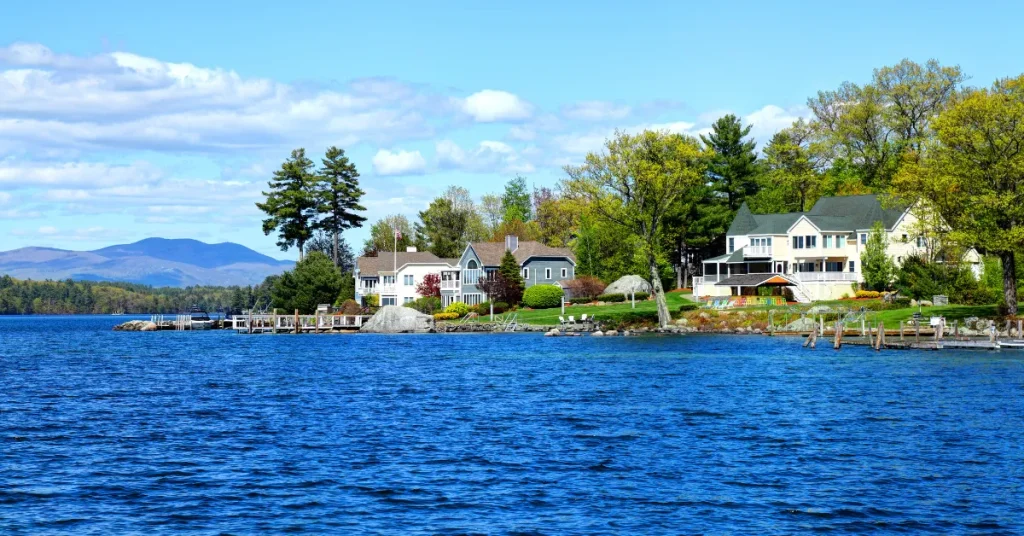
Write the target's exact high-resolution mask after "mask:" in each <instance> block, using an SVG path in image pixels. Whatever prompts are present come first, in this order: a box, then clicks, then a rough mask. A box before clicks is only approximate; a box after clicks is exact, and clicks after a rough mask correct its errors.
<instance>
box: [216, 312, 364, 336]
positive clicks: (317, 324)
mask: <svg viewBox="0 0 1024 536" xmlns="http://www.w3.org/2000/svg"><path fill="white" fill-rule="evenodd" d="M371 317H372V315H332V314H315V315H300V314H292V315H280V314H247V315H237V316H233V317H231V318H229V319H227V320H225V321H224V322H225V326H224V327H225V329H233V330H235V332H236V333H245V334H259V333H345V332H354V331H359V328H361V327H362V326H363V323H364V322H366V320H368V319H370V318H371Z"/></svg>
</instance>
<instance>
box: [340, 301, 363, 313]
mask: <svg viewBox="0 0 1024 536" xmlns="http://www.w3.org/2000/svg"><path fill="white" fill-rule="evenodd" d="M338 312H339V313H341V314H343V315H357V314H359V313H361V312H363V308H362V307H360V306H359V304H358V303H356V301H355V300H345V302H344V303H342V304H341V307H339V308H338Z"/></svg>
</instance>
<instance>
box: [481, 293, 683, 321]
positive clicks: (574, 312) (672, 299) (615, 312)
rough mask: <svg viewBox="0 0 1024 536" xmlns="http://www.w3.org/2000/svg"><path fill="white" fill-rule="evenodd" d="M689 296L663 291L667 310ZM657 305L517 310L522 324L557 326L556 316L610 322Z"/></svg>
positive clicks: (640, 303) (654, 310)
mask: <svg viewBox="0 0 1024 536" xmlns="http://www.w3.org/2000/svg"><path fill="white" fill-rule="evenodd" d="M688 297H691V295H690V294H683V293H682V292H667V293H665V299H666V301H667V302H668V310H669V311H678V310H679V306H680V305H682V304H684V303H692V302H691V301H690V300H688V299H686V298H688ZM657 310H658V308H657V305H656V304H655V302H654V300H653V299H651V300H647V301H638V302H636V309H633V308H632V305H631V304H630V303H629V302H625V303H615V304H610V305H568V304H567V305H566V306H565V314H564V315H562V312H561V309H559V308H558V307H556V308H554V309H534V310H532V311H526V310H519V311H517V312H518V313H519V317H518V320H519V322H520V323H523V324H533V325H538V326H557V325H558V323H559V322H558V317H559V316H564V317H565V318H566V319H567V320H568V318H569V316H570V315H571V316H574V317H576V321H577V322H579V320H580V316H581V315H584V314H585V315H587V316H588V317H590V316H594V317H596V318H597V320H598V322H611V323H614V321H615V320H617V319H618V318H621V317H623V316H625V315H628V314H630V313H643V312H648V313H654V314H657ZM487 319H488V317H487V316H481V317H480V320H481V321H486V320H487Z"/></svg>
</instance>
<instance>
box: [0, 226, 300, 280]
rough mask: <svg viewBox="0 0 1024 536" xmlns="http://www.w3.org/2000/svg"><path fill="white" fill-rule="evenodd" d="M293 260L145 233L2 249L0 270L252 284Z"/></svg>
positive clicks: (23, 274) (40, 275)
mask: <svg viewBox="0 0 1024 536" xmlns="http://www.w3.org/2000/svg"><path fill="white" fill-rule="evenodd" d="M292 266H294V263H293V262H290V261H282V260H279V259H275V258H273V257H270V256H268V255H264V254H262V253H258V252H256V251H253V250H252V249H250V248H247V247H245V246H243V245H241V244H236V243H234V242H220V243H217V244H208V243H205V242H202V241H199V240H194V239H191V238H178V239H172V238H159V237H153V238H146V239H143V240H139V241H137V242H133V243H130V244H115V245H112V246H107V247H104V248H100V249H95V250H91V251H76V250H67V249H59V248H49V247H37V246H29V247H23V248H18V249H13V250H9V251H2V252H0V274H7V275H10V276H11V277H15V278H18V279H33V280H44V279H69V278H70V279H77V280H89V281H122V282H128V283H139V284H144V285H151V286H173V287H186V286H200V285H201V286H230V285H256V284H259V283H261V282H262V281H263V280H264V279H266V277H267V276H270V275H276V274H280V273H281V272H283V271H285V270H286V269H289V268H291V267H292Z"/></svg>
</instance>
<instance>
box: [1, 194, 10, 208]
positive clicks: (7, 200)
mask: <svg viewBox="0 0 1024 536" xmlns="http://www.w3.org/2000/svg"><path fill="white" fill-rule="evenodd" d="M10 202H11V194H9V193H7V192H0V205H6V204H7V203H10Z"/></svg>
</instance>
